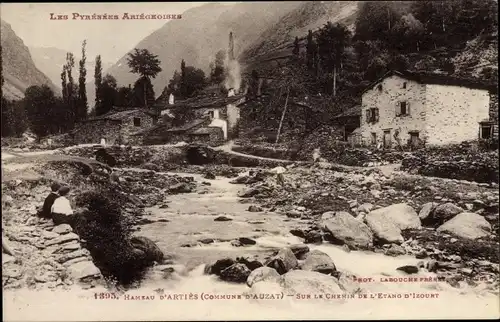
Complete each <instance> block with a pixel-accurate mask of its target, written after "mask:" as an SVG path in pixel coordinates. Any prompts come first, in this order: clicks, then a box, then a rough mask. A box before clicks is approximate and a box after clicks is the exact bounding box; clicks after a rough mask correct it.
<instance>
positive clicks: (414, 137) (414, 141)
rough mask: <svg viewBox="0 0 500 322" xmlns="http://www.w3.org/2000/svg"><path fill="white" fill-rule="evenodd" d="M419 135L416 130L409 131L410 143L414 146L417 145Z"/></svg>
mask: <svg viewBox="0 0 500 322" xmlns="http://www.w3.org/2000/svg"><path fill="white" fill-rule="evenodd" d="M419 141H420V140H419V135H418V132H410V145H411V146H412V147H414V148H416V147H418V145H419Z"/></svg>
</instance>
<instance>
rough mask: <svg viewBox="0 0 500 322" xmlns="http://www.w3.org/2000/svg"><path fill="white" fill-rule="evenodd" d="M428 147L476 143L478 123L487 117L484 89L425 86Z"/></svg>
mask: <svg viewBox="0 0 500 322" xmlns="http://www.w3.org/2000/svg"><path fill="white" fill-rule="evenodd" d="M425 100H426V105H427V108H426V132H427V141H426V143H427V144H430V145H443V144H450V143H460V142H462V141H468V140H475V139H477V138H478V137H479V122H481V121H483V120H487V119H488V118H489V104H490V103H489V93H488V91H487V90H479V89H470V88H466V87H460V86H444V85H426V95H425Z"/></svg>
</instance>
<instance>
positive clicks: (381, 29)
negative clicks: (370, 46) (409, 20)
mask: <svg viewBox="0 0 500 322" xmlns="http://www.w3.org/2000/svg"><path fill="white" fill-rule="evenodd" d="M396 5H397V4H396V3H395V2H394V3H392V2H391V1H363V2H360V3H359V4H358V6H359V9H358V16H357V18H356V22H355V28H356V36H357V38H358V39H360V40H374V39H380V40H386V41H387V40H389V39H390V33H391V29H392V28H393V27H394V24H395V23H396V22H397V21H398V20H399V19H400V17H401V13H400V12H398V11H397V10H395V6H396Z"/></svg>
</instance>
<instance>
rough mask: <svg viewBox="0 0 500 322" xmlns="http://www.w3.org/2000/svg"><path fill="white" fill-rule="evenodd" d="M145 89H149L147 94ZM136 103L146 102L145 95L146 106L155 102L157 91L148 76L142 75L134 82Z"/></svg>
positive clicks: (137, 104)
mask: <svg viewBox="0 0 500 322" xmlns="http://www.w3.org/2000/svg"><path fill="white" fill-rule="evenodd" d="M144 91H147V93H146V94H145V93H144ZM133 93H134V100H133V102H134V105H136V106H140V105H141V104H142V103H144V97H146V98H147V99H146V106H153V104H154V102H155V91H154V89H153V84H151V80H150V79H149V78H147V77H141V78H139V79H138V80H137V81H136V82H135V83H134V89H133Z"/></svg>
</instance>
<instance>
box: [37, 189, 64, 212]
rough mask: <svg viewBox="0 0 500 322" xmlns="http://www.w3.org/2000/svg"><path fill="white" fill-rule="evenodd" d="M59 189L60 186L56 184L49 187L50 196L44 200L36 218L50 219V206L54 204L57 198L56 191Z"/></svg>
mask: <svg viewBox="0 0 500 322" xmlns="http://www.w3.org/2000/svg"><path fill="white" fill-rule="evenodd" d="M60 188H61V185H60V184H59V183H57V182H54V183H53V184H52V185H51V186H50V190H52V191H51V192H50V194H49V195H48V196H47V198H45V201H44V202H43V206H42V210H41V211H40V212H39V213H38V216H40V217H42V218H50V214H51V212H52V205H53V204H54V201H55V200H56V199H57V198H59V194H58V193H57V191H58V190H59V189H60Z"/></svg>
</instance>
